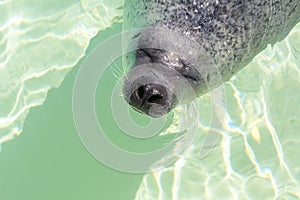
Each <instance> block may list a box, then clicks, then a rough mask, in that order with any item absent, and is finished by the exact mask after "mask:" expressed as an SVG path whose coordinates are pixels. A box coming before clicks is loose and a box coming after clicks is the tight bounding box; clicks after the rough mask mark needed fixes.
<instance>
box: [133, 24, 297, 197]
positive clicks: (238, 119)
mask: <svg viewBox="0 0 300 200" xmlns="http://www.w3.org/2000/svg"><path fill="white" fill-rule="evenodd" d="M299 39H300V24H298V25H297V26H296V27H294V29H293V30H292V32H291V33H290V34H289V36H288V37H287V38H286V39H285V40H284V41H282V42H280V43H277V44H276V45H274V47H272V46H268V47H267V49H265V50H264V51H263V52H262V53H260V54H259V55H258V56H256V58H255V59H254V60H253V61H252V62H251V63H250V64H249V65H248V66H247V67H245V68H244V69H243V70H242V71H241V72H240V73H238V74H237V75H235V76H234V77H233V78H232V79H231V80H230V81H229V82H227V83H226V84H225V90H226V100H225V101H224V107H225V109H226V110H227V118H226V119H225V121H224V125H225V127H224V130H223V131H219V134H221V136H222V137H221V138H220V140H219V141H218V143H217V145H216V147H215V148H214V150H213V151H212V152H211V153H210V154H209V155H208V156H207V157H206V158H204V159H200V158H199V152H200V146H201V145H200V144H201V143H202V142H203V140H204V138H205V135H206V133H207V130H208V129H207V128H208V126H209V120H208V118H209V116H210V111H211V108H210V105H211V102H210V101H211V100H210V97H209V95H205V96H203V97H201V98H199V99H198V100H197V104H198V105H199V107H200V108H199V110H200V111H199V113H200V121H199V127H198V129H199V130H198V132H199V134H198V136H197V138H196V139H195V141H194V144H193V146H192V148H191V149H190V150H189V151H188V152H187V153H186V154H185V156H184V157H182V158H181V159H179V160H178V161H177V162H176V163H175V165H173V166H171V167H168V168H166V169H164V170H163V171H159V172H155V173H152V174H148V175H146V176H145V177H144V179H143V182H142V184H141V185H140V188H139V190H138V192H137V194H136V199H140V200H150V199H151V200H152V199H160V200H165V199H173V200H181V199H189V200H193V199H272V198H274V199H299V198H300V162H299V158H298V157H299V156H298V155H299V153H300V136H299V134H298V132H299V129H300V107H299V99H300V43H299V41H300V40H299ZM183 112H185V113H186V112H190V110H188V109H187V110H184V111H183Z"/></svg>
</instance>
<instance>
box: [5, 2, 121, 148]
mask: <svg viewBox="0 0 300 200" xmlns="http://www.w3.org/2000/svg"><path fill="white" fill-rule="evenodd" d="M122 4H123V1H122V0H115V1H108V0H99V1H97V0H82V1H77V0H72V1H59V0H51V1H45V2H43V3H41V2H40V3H37V2H36V1H32V0H26V1H21V0H6V1H0V5H1V6H0V13H1V17H0V144H1V143H3V142H5V141H7V140H10V139H12V138H14V136H16V135H19V134H20V133H21V130H22V126H23V123H24V120H25V118H26V116H27V114H28V111H29V109H30V108H31V107H34V106H37V105H41V104H42V103H43V102H44V100H45V98H46V96H47V92H48V90H49V89H51V88H53V87H58V86H59V85H60V84H61V82H62V81H63V79H64V77H65V75H66V74H67V72H69V71H70V69H71V68H72V67H74V66H75V65H76V64H77V62H78V61H79V60H80V58H82V57H83V56H84V54H85V50H86V49H87V47H88V45H89V42H90V39H91V38H93V37H94V36H95V35H96V34H97V33H98V32H99V31H100V30H103V29H105V28H107V27H109V26H110V25H111V24H112V23H113V22H114V21H116V20H117V19H116V18H117V17H119V16H121V14H122V11H121V10H120V9H119V8H120V6H122Z"/></svg>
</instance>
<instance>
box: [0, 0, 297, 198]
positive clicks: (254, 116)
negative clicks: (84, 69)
mask: <svg viewBox="0 0 300 200" xmlns="http://www.w3.org/2000/svg"><path fill="white" fill-rule="evenodd" d="M33 4H34V2H27V1H26V2H24V1H9V0H8V1H0V5H1V7H0V9H2V11H1V12H0V13H5V14H6V15H7V16H12V17H11V18H10V19H9V20H8V18H2V21H1V22H0V31H1V33H0V49H1V54H0V78H1V79H0V94H1V95H0V108H1V109H0V128H1V129H0V144H1V143H3V142H7V141H8V140H11V139H13V138H15V136H18V135H20V133H22V134H21V135H20V136H19V137H18V138H16V139H14V140H13V141H10V142H8V143H4V144H3V145H2V152H1V153H0V163H1V164H0V188H1V189H0V193H1V198H2V199H8V200H15V199H21V198H22V199H99V198H100V199H102V198H103V199H112V200H114V199H134V198H135V199H142V200H147V199H151V200H152V199H162V200H165V199H180V200H181V199H300V177H299V174H300V173H299V172H300V167H299V166H300V162H299V159H298V156H297V154H298V153H299V152H300V148H299V141H300V140H299V136H297V132H298V130H299V128H300V115H299V113H300V110H299V106H298V102H299V99H300V96H299V94H300V84H299V80H300V79H299V77H300V67H299V66H300V56H299V55H300V48H299V47H300V43H299V38H300V25H299V24H298V25H297V26H296V27H295V28H294V29H293V30H292V32H291V33H290V35H289V36H288V37H287V38H286V39H285V40H284V41H283V42H280V43H277V44H276V45H275V46H274V47H271V46H268V48H267V49H266V50H265V51H263V52H262V53H261V54H259V55H258V56H257V57H256V58H255V59H254V60H253V62H251V63H250V64H249V65H248V66H247V67H245V68H244V69H243V70H242V71H241V72H239V73H238V74H237V75H236V76H234V77H233V78H232V79H231V80H230V81H229V82H227V83H225V85H224V88H225V92H226V98H225V99H221V100H220V101H219V102H213V101H212V99H211V95H210V94H208V95H205V96H203V97H201V98H199V99H197V100H196V101H195V102H193V103H192V104H191V105H188V106H179V107H178V108H177V109H176V110H175V111H174V115H170V116H168V118H167V120H166V121H167V123H166V125H165V126H164V127H163V128H162V132H161V133H160V135H157V136H155V137H151V138H150V139H149V138H148V139H142V140H141V139H140V140H139V142H137V139H136V138H132V136H130V135H129V136H128V135H124V134H123V132H124V131H123V132H122V130H120V126H118V124H115V123H116V122H115V121H114V120H115V118H113V117H108V116H111V114H112V113H110V112H112V111H111V110H110V109H109V108H110V105H109V103H110V99H107V98H105V99H104V96H105V97H106V96H109V95H110V97H111V96H112V92H111V91H112V89H113V88H114V87H115V84H116V83H117V80H116V79H118V78H120V75H122V74H123V73H124V72H123V71H122V69H118V66H120V65H118V64H119V62H120V60H119V61H116V63H115V64H116V65H118V66H116V67H114V66H112V69H110V68H109V69H108V71H107V72H106V73H105V74H104V76H103V77H102V78H103V79H102V80H101V81H100V82H99V85H98V88H97V91H98V92H97V93H96V94H95V99H96V102H101V104H99V103H98V104H97V103H96V104H95V109H96V113H97V117H98V119H99V121H100V122H101V123H102V126H103V128H105V130H106V132H107V133H108V138H109V139H110V140H111V141H113V142H114V144H115V145H116V146H118V147H119V148H121V149H124V150H126V151H134V152H148V151H154V150H156V149H158V148H160V147H161V146H163V145H164V144H166V143H168V142H170V141H173V140H174V138H176V137H177V136H178V134H176V133H178V132H181V131H186V130H188V129H187V127H192V128H196V129H197V132H196V133H197V134H196V136H197V137H196V138H195V140H194V141H193V144H192V146H191V148H188V149H187V151H186V152H184V155H183V156H182V157H181V156H180V155H181V154H180V153H179V152H181V151H182V149H181V148H180V145H182V144H184V145H185V143H184V142H183V143H177V148H175V149H174V151H173V152H172V154H170V155H168V156H170V157H172V156H174V155H175V156H178V157H180V158H179V160H178V161H177V162H176V163H174V164H172V165H170V166H166V167H164V169H163V170H160V171H157V172H153V173H148V174H146V175H145V176H144V177H143V179H142V176H143V174H127V173H122V172H118V171H115V170H114V169H111V168H108V167H105V166H104V165H103V164H101V163H100V162H99V161H97V160H96V159H94V158H93V156H94V155H93V154H92V155H90V153H89V152H88V151H87V149H85V148H87V147H86V146H84V145H83V144H82V143H81V142H82V141H80V139H79V137H78V135H77V130H76V127H75V124H74V121H73V115H72V114H73V113H72V89H73V84H74V81H75V78H76V73H78V71H77V70H78V69H79V67H80V66H81V65H80V64H82V60H80V59H81V58H83V59H86V58H87V57H88V54H89V53H90V52H91V51H92V50H93V49H95V47H96V45H97V44H99V43H101V42H102V41H103V40H104V39H106V38H110V37H111V36H112V35H114V34H116V33H118V32H120V31H121V24H117V23H115V22H116V21H119V20H120V16H121V15H122V11H121V10H120V9H119V7H120V6H121V5H122V4H123V2H122V1H91V0H85V1H80V2H79V1H68V2H55V1H51V3H50V2H48V3H45V4H44V3H43V4H34V5H37V6H25V5H33ZM111 24H114V28H113V29H110V30H107V31H103V32H101V30H103V29H106V28H107V27H109V26H111ZM99 31H100V34H98V35H97V33H98V32H99ZM96 35H97V36H96ZM95 36H96V37H95ZM93 37H95V38H94V39H93V40H92V41H91V39H92V38H93ZM90 41H91V43H90ZM53 49H55V51H53ZM108 51H109V50H108ZM28 52H30V53H28ZM86 52H87V53H86ZM85 55H86V56H85ZM100 64H101V63H100ZM100 64H99V65H100ZM73 67H75V69H73V71H72V72H71V73H69V75H68V76H66V75H67V74H68V72H69V71H70V70H71V69H72V68H73ZM116 70H117V71H116ZM120 70H121V71H120ZM116 72H118V73H119V74H117V77H114V75H113V74H114V73H116ZM60 84H61V85H60ZM58 86H60V87H59V88H58V89H55V90H51V91H50V92H49V93H48V91H49V89H50V88H53V87H58ZM103 92H104V93H103ZM216 93H217V94H218V90H216ZM46 97H47V98H46ZM119 98H121V96H120V97H119ZM44 101H45V102H44ZM42 104H43V106H41V107H36V106H38V105H42ZM33 107H36V108H33ZM212 107H217V108H218V109H219V110H222V111H224V112H225V113H226V117H225V120H224V121H223V123H224V127H223V128H224V129H223V130H219V129H217V128H216V129H213V133H214V134H215V135H216V137H217V138H218V137H219V140H217V144H216V146H215V147H214V148H213V150H212V152H210V153H209V154H208V155H207V156H205V157H204V158H203V157H201V156H199V155H201V150H202V149H201V148H202V144H203V141H204V139H205V137H206V136H207V133H208V130H211V128H212V127H211V123H210V120H211V115H212V114H213V113H212V111H213V109H212ZM30 108H33V109H31V111H30V113H29V115H28V111H29V109H30ZM195 108H197V110H195ZM198 111H200V112H198ZM129 112H130V115H131V117H132V118H133V121H135V122H136V123H137V124H139V126H140V127H142V129H139V130H141V131H140V132H139V133H146V130H148V129H149V127H150V128H151V126H148V129H147V124H149V123H150V124H151V122H153V121H151V120H150V119H149V118H147V117H144V116H141V115H139V114H137V113H135V112H133V110H129ZM27 115H28V116H27ZM198 115H199V116H198ZM191 119H193V120H191ZM124 121H125V119H124ZM24 122H25V126H24V127H23V124H24ZM152 128H153V126H152ZM213 128H214V127H213ZM125 132H126V131H125ZM186 135H188V134H186ZM183 138H184V137H183ZM138 139H139V138H138ZM184 139H187V137H186V138H184ZM179 142H182V138H181V140H179ZM213 145H214V144H211V146H210V147H213ZM105 154H107V155H110V152H109V151H108V152H105ZM177 154H178V155H177ZM94 157H96V156H94ZM170 157H163V158H162V159H161V163H164V162H165V160H167V161H168V159H169V158H170ZM166 158H168V159H166ZM121 161H122V162H123V163H124V164H127V163H130V162H131V161H130V160H126V159H124V160H121ZM138 187H139V188H138Z"/></svg>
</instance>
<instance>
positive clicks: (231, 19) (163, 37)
mask: <svg viewBox="0 0 300 200" xmlns="http://www.w3.org/2000/svg"><path fill="white" fill-rule="evenodd" d="M124 12H125V13H124V29H125V30H129V29H132V28H139V27H150V26H153V27H165V28H167V30H169V33H168V34H161V33H163V32H164V31H162V32H159V31H158V32H157V33H155V31H154V32H153V31H152V32H151V30H150V31H143V32H142V33H141V34H140V35H138V37H137V38H135V39H136V40H137V41H138V42H137V43H138V45H137V46H138V48H144V49H147V45H148V48H153V46H151V45H156V47H159V48H161V49H163V50H165V49H167V50H168V51H169V52H172V47H173V49H174V50H173V52H175V53H176V54H178V56H179V57H180V58H183V60H184V61H185V62H188V63H189V64H191V65H193V66H194V67H196V68H197V70H198V71H199V72H200V73H201V76H202V80H200V79H199V81H198V83H197V84H196V85H197V86H196V87H197V88H198V89H197V90H198V91H197V94H198V95H201V94H203V93H205V92H206V90H205V89H203V88H204V87H201V85H203V84H204V82H206V83H207V82H210V81H211V80H213V76H214V74H215V72H214V70H213V68H217V70H218V71H219V72H220V74H221V76H222V78H223V80H224V81H227V80H228V79H230V78H231V77H232V76H233V75H234V74H236V73H237V72H238V71H239V70H240V69H242V68H243V67H244V66H245V65H247V64H248V63H249V62H250V61H251V60H252V59H253V58H254V56H256V55H257V54H258V53H259V52H261V51H262V50H263V49H264V48H266V46H267V45H268V44H274V43H276V42H277V41H280V40H282V39H284V38H285V37H286V36H287V34H288V33H289V32H290V30H291V29H292V27H294V26H295V24H296V23H297V22H299V21H300V1H299V0H282V1H279V0H270V1H266V0H247V1H246V0H127V1H126V2H125V8H124ZM173 33H174V34H180V35H181V36H180V37H179V39H178V37H177V39H176V41H172V37H173ZM127 40H131V38H127ZM164 41H165V42H164ZM186 41H188V42H186ZM128 43H130V41H128ZM173 43H176V44H177V46H174V45H173ZM187 44H196V45H187ZM192 46H193V47H192ZM189 49H190V50H191V52H194V53H193V55H188V53H185V51H184V50H186V52H188V50H189ZM197 52H198V53H197ZM199 52H200V53H199ZM156 53H157V52H156ZM156 53H155V52H154V53H153V54H156ZM185 54H186V55H185ZM155 56H156V55H154V56H153V55H152V57H155ZM156 57H158V56H156ZM156 57H155V58H156ZM200 57H209V58H210V60H212V62H213V63H214V66H213V65H204V64H203V59H201V58H200ZM136 60H137V61H136V62H137V63H136V64H135V66H138V65H139V64H141V63H142V64H145V63H147V61H145V57H143V56H139V54H138V53H137V59H136ZM158 60H159V58H158ZM152 62H153V61H152ZM160 62H161V61H160ZM166 65H170V64H168V63H167V64H166ZM135 66H133V68H134V67H135ZM172 66H173V65H172ZM173 67H174V66H173ZM210 69H211V70H210ZM176 70H177V69H176ZM203 77H204V79H205V80H204V79H203ZM170 81H171V80H170ZM216 86H217V85H216ZM125 87H126V84H125ZM193 87H194V85H193ZM199 88H200V89H199Z"/></svg>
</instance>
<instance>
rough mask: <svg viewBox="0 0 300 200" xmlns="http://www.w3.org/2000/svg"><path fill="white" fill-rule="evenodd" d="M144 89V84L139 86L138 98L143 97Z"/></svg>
mask: <svg viewBox="0 0 300 200" xmlns="http://www.w3.org/2000/svg"><path fill="white" fill-rule="evenodd" d="M144 93H145V89H144V86H141V87H139V88H138V89H137V96H138V98H140V99H142V98H143V97H144Z"/></svg>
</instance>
